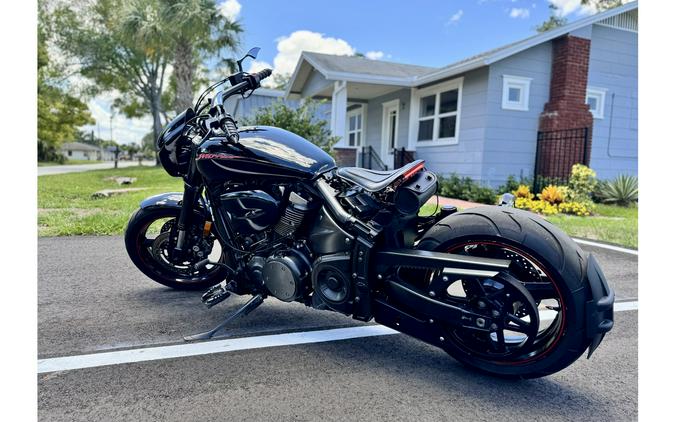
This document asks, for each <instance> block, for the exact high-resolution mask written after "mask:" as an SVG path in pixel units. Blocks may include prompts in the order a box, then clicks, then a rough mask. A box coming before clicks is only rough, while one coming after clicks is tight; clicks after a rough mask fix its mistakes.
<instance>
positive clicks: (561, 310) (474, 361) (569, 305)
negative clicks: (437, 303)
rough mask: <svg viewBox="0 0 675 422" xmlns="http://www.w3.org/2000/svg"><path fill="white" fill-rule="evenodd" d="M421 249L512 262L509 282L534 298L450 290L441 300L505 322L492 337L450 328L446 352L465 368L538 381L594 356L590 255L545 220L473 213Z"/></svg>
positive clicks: (480, 282)
mask: <svg viewBox="0 0 675 422" xmlns="http://www.w3.org/2000/svg"><path fill="white" fill-rule="evenodd" d="M417 248H418V249H423V250H429V251H437V252H447V253H453V254H461V255H471V256H480V257H485V258H496V259H508V260H510V261H511V266H510V267H509V269H508V270H507V276H508V277H509V279H510V280H515V282H516V283H517V282H520V283H521V284H522V286H523V287H526V288H527V290H528V292H532V295H528V292H525V293H523V294H521V295H519V294H518V291H517V289H515V290H514V289H511V290H510V292H511V294H509V293H508V292H509V290H508V289H505V288H503V287H500V285H499V283H497V284H495V283H494V281H490V280H485V279H479V278H476V279H469V278H467V279H464V280H458V281H457V282H453V284H450V285H449V286H448V289H447V291H446V292H443V294H442V295H440V299H441V300H444V301H446V302H448V303H450V304H453V303H454V304H463V305H464V306H470V307H473V308H474V310H475V311H476V312H496V314H495V315H499V323H498V324H494V327H493V328H494V329H490V330H489V332H485V331H478V330H467V329H457V328H452V327H444V331H445V333H446V335H445V336H444V337H445V347H444V348H445V350H446V351H447V352H448V353H449V354H450V355H451V356H453V357H454V358H455V359H457V360H458V361H460V362H462V363H464V364H465V365H467V366H470V367H472V368H475V369H478V370H480V371H483V372H487V373H490V374H492V375H498V376H503V377H511V378H513V377H516V378H536V377H542V376H545V375H549V374H552V373H554V372H557V371H560V370H562V369H564V368H565V367H567V366H569V365H570V364H572V363H573V362H574V361H575V360H577V359H578V358H579V356H581V354H582V353H583V352H584V351H585V350H586V349H587V348H588V346H589V344H590V341H589V340H588V339H587V338H586V336H585V327H584V324H585V316H584V309H585V303H586V301H587V300H589V298H590V294H591V293H590V287H589V286H588V285H587V282H586V277H585V272H586V266H587V254H586V253H585V252H583V251H582V250H581V249H580V248H579V247H578V245H577V244H576V243H575V242H574V241H573V240H572V239H570V238H569V237H568V236H567V235H566V234H565V233H563V232H562V231H561V230H560V229H558V228H557V227H555V226H554V225H552V224H550V223H548V222H547V221H546V220H543V219H542V218H540V217H538V216H536V215H535V214H532V213H529V212H526V211H521V210H518V209H514V208H503V207H479V208H474V209H469V210H467V211H464V212H460V213H456V214H453V215H451V216H448V217H446V218H445V219H443V220H441V221H440V222H439V223H438V224H436V225H435V226H434V227H432V228H431V229H430V230H429V231H428V232H427V233H426V234H425V235H424V236H423V237H422V239H421V240H420V242H419V244H418V246H417ZM516 287H518V288H519V286H516ZM499 289H502V290H501V295H500V291H499ZM520 291H521V292H522V289H521V290H520ZM505 292H506V293H505ZM504 293H505V294H504ZM509 296H510V299H509ZM525 296H527V298H526V297H525ZM528 304H529V305H528ZM535 314H536V315H535ZM533 325H536V326H537V327H533Z"/></svg>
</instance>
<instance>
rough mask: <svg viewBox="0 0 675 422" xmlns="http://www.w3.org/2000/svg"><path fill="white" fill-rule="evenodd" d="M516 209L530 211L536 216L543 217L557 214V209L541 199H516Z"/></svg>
mask: <svg viewBox="0 0 675 422" xmlns="http://www.w3.org/2000/svg"><path fill="white" fill-rule="evenodd" d="M515 205H516V208H521V209H524V210H530V211H532V212H536V213H537V214H543V215H555V214H558V208H557V207H556V206H555V205H553V204H551V203H548V202H546V201H542V200H541V199H530V198H516V203H515Z"/></svg>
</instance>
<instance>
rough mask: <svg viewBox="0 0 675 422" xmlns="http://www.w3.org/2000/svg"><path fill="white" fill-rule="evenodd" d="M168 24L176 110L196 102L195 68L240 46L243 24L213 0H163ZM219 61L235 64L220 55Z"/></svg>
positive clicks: (231, 65) (167, 33)
mask: <svg viewBox="0 0 675 422" xmlns="http://www.w3.org/2000/svg"><path fill="white" fill-rule="evenodd" d="M161 2H162V4H163V6H164V7H163V10H164V18H165V22H166V24H167V32H166V33H165V34H166V35H168V36H170V37H171V40H172V42H171V44H172V46H173V48H174V59H173V76H174V78H175V83H176V98H175V101H174V108H175V110H176V112H177V113H180V112H182V111H183V110H185V109H186V108H188V107H191V106H192V104H193V101H194V93H193V89H194V85H195V69H196V68H197V66H198V65H199V63H200V62H202V61H203V60H205V59H208V58H210V56H212V55H214V54H222V53H225V52H226V51H233V50H234V49H236V48H237V47H238V45H239V34H240V33H241V32H242V27H241V25H240V24H239V23H238V22H236V21H231V20H229V19H227V18H225V17H223V16H222V15H220V13H219V12H218V9H217V7H216V4H215V2H214V1H212V0H161ZM219 64H226V65H227V66H228V67H230V68H232V67H233V64H234V63H233V61H232V60H228V59H224V58H222V57H221V61H220V63H219Z"/></svg>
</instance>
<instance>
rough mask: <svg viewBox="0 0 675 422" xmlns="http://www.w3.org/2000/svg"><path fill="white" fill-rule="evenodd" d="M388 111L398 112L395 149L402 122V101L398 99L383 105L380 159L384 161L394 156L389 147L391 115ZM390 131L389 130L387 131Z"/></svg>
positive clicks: (395, 127) (395, 126) (395, 128)
mask: <svg viewBox="0 0 675 422" xmlns="http://www.w3.org/2000/svg"><path fill="white" fill-rule="evenodd" d="M387 111H389V112H391V111H396V124H395V125H394V148H396V144H398V139H399V135H400V133H399V132H398V127H399V122H400V121H401V100H399V99H398V98H397V99H395V100H391V101H387V102H384V103H382V135H381V137H380V157H382V158H383V159H388V157H389V156H390V155H392V151H391V147H390V145H389V141H390V139H389V136H388V135H389V130H391V128H390V124H389V122H390V120H389V117H390V116H389V113H387ZM387 129H389V130H387Z"/></svg>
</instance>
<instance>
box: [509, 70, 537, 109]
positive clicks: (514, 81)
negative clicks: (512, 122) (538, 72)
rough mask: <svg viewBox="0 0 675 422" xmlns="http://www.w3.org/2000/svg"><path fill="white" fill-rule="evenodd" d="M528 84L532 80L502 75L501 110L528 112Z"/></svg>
mask: <svg viewBox="0 0 675 422" xmlns="http://www.w3.org/2000/svg"><path fill="white" fill-rule="evenodd" d="M530 82H532V78H524V77H522V76H509V75H504V85H503V90H502V108H503V109H504V110H518V111H527V110H529V108H530Z"/></svg>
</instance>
